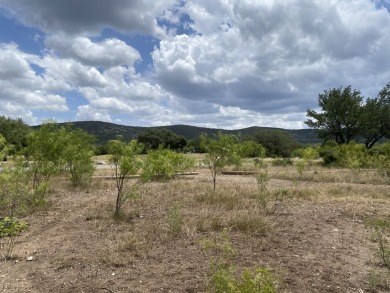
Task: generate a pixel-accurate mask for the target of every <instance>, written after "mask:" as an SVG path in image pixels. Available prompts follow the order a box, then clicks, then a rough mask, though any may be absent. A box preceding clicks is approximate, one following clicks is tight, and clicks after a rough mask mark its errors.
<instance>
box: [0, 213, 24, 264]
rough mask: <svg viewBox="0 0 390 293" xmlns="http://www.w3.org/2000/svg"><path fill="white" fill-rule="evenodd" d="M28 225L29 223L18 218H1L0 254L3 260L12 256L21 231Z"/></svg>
mask: <svg viewBox="0 0 390 293" xmlns="http://www.w3.org/2000/svg"><path fill="white" fill-rule="evenodd" d="M28 226H29V225H28V223H26V222H25V221H22V220H19V219H17V218H12V217H11V218H10V217H5V218H0V253H1V254H0V256H1V258H2V259H3V260H7V259H8V258H10V257H12V252H13V249H14V247H15V244H16V242H17V239H18V237H19V235H20V233H21V232H22V231H24V230H26V229H27V228H28Z"/></svg>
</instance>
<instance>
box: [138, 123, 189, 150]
mask: <svg viewBox="0 0 390 293" xmlns="http://www.w3.org/2000/svg"><path fill="white" fill-rule="evenodd" d="M137 140H138V142H139V143H142V144H144V145H145V147H146V148H147V149H158V148H159V146H160V145H162V146H163V147H164V148H168V149H171V150H182V149H183V148H184V147H185V146H186V145H187V140H186V139H185V138H184V137H182V136H180V135H177V134H175V133H174V132H172V131H170V130H168V129H165V128H151V129H148V130H146V131H144V132H141V133H139V134H138V135H137Z"/></svg>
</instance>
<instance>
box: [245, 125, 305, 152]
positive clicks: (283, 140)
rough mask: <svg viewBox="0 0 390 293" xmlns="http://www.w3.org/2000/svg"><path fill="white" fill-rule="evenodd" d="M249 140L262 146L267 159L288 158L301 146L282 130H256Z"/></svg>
mask: <svg viewBox="0 0 390 293" xmlns="http://www.w3.org/2000/svg"><path fill="white" fill-rule="evenodd" d="M249 139H251V140H253V141H255V142H256V143H258V144H260V145H262V146H263V147H264V148H265V149H266V150H267V153H266V155H267V156H268V157H290V156H291V154H292V152H293V151H294V150H295V149H297V148H299V147H300V146H301V145H300V144H299V143H298V142H297V141H296V140H295V139H294V138H293V137H292V136H291V135H290V134H289V133H288V132H287V131H283V130H258V131H256V132H255V133H254V134H253V135H252V136H249Z"/></svg>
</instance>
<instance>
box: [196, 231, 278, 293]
mask: <svg viewBox="0 0 390 293" xmlns="http://www.w3.org/2000/svg"><path fill="white" fill-rule="evenodd" d="M227 232H228V231H227V230H226V229H225V230H224V231H222V233H220V234H218V235H215V236H214V238H212V239H210V238H205V239H202V240H201V241H200V245H201V248H202V249H204V250H206V251H211V252H212V254H213V256H212V260H211V264H210V268H211V275H210V278H209V287H210V291H211V292H215V293H276V292H277V285H276V284H277V282H276V278H275V277H274V276H273V274H272V273H271V272H270V271H269V270H268V269H264V268H261V267H256V268H254V269H246V270H244V271H243V272H242V275H241V276H240V277H237V274H236V270H235V268H234V266H232V265H231V262H232V257H233V256H234V254H235V252H234V249H233V246H232V243H231V241H230V239H229V236H228V233H227Z"/></svg>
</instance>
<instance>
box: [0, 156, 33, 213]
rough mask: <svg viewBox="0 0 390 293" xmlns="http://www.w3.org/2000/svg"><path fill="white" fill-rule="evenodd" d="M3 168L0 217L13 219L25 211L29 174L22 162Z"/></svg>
mask: <svg viewBox="0 0 390 293" xmlns="http://www.w3.org/2000/svg"><path fill="white" fill-rule="evenodd" d="M12 165H13V166H12V167H10V166H8V167H4V169H3V170H2V172H0V217H11V218H12V217H14V216H15V215H17V214H24V213H25V212H26V211H27V208H28V205H29V202H30V201H31V199H30V198H29V197H30V195H31V196H32V193H31V192H30V187H29V186H30V184H29V183H30V174H29V172H28V171H27V169H26V166H25V165H24V164H23V163H22V161H20V160H19V161H15V162H13V164H12Z"/></svg>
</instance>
